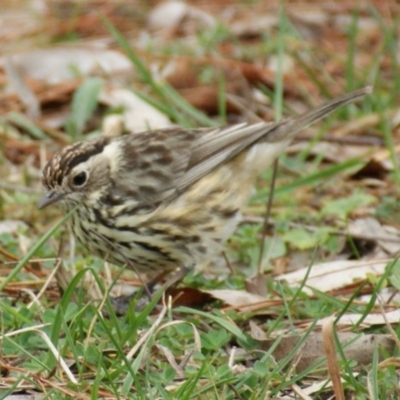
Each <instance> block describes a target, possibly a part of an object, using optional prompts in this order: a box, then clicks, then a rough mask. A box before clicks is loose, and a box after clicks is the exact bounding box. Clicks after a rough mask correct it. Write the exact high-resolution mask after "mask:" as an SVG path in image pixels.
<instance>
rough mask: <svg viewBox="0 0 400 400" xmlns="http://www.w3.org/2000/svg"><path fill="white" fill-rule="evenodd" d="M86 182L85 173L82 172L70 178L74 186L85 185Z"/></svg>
mask: <svg viewBox="0 0 400 400" xmlns="http://www.w3.org/2000/svg"><path fill="white" fill-rule="evenodd" d="M86 180H87V175H86V172H84V171H82V172H79V174H77V175H75V176H74V177H73V178H72V183H73V185H74V186H82V185H84V184H85V183H86Z"/></svg>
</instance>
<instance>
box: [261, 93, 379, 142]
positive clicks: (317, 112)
mask: <svg viewBox="0 0 400 400" xmlns="http://www.w3.org/2000/svg"><path fill="white" fill-rule="evenodd" d="M372 90H373V88H372V86H367V87H365V88H363V89H359V90H355V91H354V92H350V93H347V94H345V95H343V96H340V97H337V98H335V99H333V100H331V101H330V102H328V103H326V104H323V105H322V106H320V107H317V108H315V109H313V110H311V111H308V112H306V113H304V114H302V115H299V116H297V117H292V118H288V119H287V120H283V121H281V123H277V124H276V129H271V132H268V136H267V137H266V139H267V141H268V142H271V143H273V142H278V141H281V140H291V139H292V138H293V137H294V136H295V135H296V134H297V132H299V131H300V130H302V129H304V128H307V127H308V126H310V125H311V124H313V123H314V122H316V121H318V120H319V119H322V118H324V117H326V116H327V115H328V114H330V113H332V112H333V111H335V110H337V109H338V108H340V107H343V106H344V105H346V104H348V103H352V102H354V101H356V100H359V99H361V98H362V97H364V96H366V95H367V94H370V93H372Z"/></svg>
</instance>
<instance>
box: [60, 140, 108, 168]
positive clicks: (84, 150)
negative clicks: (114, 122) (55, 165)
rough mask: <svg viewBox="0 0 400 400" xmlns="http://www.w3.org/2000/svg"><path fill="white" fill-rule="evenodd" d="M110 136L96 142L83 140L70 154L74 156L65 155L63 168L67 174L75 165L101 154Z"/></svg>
mask: <svg viewBox="0 0 400 400" xmlns="http://www.w3.org/2000/svg"><path fill="white" fill-rule="evenodd" d="M109 141H110V139H109V138H104V139H103V140H96V141H95V142H92V143H90V142H83V143H82V142H81V143H78V144H77V147H76V148H75V149H73V150H72V152H71V153H70V154H72V157H65V159H64V160H63V161H64V163H63V164H64V165H61V169H62V171H63V173H64V175H65V174H68V173H69V172H70V171H71V170H72V169H73V168H74V167H76V166H77V165H78V164H81V163H83V162H85V161H87V160H89V158H91V157H93V156H96V155H97V154H100V153H101V152H102V151H103V150H104V147H105V146H106V145H107V144H108V143H109ZM74 150H75V151H74Z"/></svg>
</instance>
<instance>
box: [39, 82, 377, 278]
mask: <svg viewBox="0 0 400 400" xmlns="http://www.w3.org/2000/svg"><path fill="white" fill-rule="evenodd" d="M370 91H371V89H370V88H366V89H361V90H359V91H356V92H353V93H350V94H347V95H345V96H342V97H340V98H338V99H336V100H333V101H331V102H330V103H328V104H326V105H323V106H321V107H318V108H317V109H315V110H312V111H310V112H308V113H306V114H304V115H301V116H299V117H295V118H289V119H286V120H282V121H280V122H277V123H269V124H268V123H264V122H260V123H257V124H240V125H235V126H228V127H224V128H218V129H192V130H189V129H181V128H170V129H164V130H156V131H149V132H142V133H132V134H129V135H125V136H121V137H116V138H115V137H113V138H108V137H101V138H98V139H96V140H94V141H90V142H79V143H75V144H73V145H71V146H68V147H65V148H64V149H62V150H61V151H60V152H58V153H56V154H55V155H54V156H53V157H52V159H51V160H50V161H49V162H48V164H47V165H46V167H45V168H44V170H43V185H44V187H45V189H46V191H47V194H46V196H45V197H44V198H43V200H42V201H41V202H40V203H39V207H44V206H47V205H49V204H51V203H54V202H56V201H61V203H62V204H63V206H64V207H65V209H66V210H69V209H71V208H72V207H74V206H76V205H78V206H79V207H78V209H77V211H76V212H75V213H74V214H73V216H72V217H71V228H72V231H73V233H74V234H75V236H76V237H77V238H78V240H79V241H80V242H81V243H82V244H83V245H84V246H86V247H87V248H88V249H89V251H90V252H91V253H93V254H95V255H97V256H100V257H102V258H103V259H107V260H108V261H110V262H112V263H114V264H117V265H123V264H125V263H126V259H129V260H130V261H131V262H133V263H134V265H135V268H136V269H137V270H139V271H143V272H152V271H157V272H161V271H162V270H165V269H167V270H173V269H175V268H176V267H189V266H192V265H195V264H200V263H203V262H204V261H208V260H209V259H211V258H212V257H213V256H214V255H215V254H216V253H217V252H218V251H219V250H220V249H221V245H222V244H223V243H224V242H225V241H226V240H227V239H228V238H229V236H230V235H232V233H233V232H234V231H235V229H236V226H237V224H238V222H239V219H240V210H241V208H242V207H243V206H244V205H245V204H246V202H247V201H248V199H249V197H250V194H251V189H252V185H253V183H254V180H255V178H256V176H257V175H258V174H259V173H261V172H262V171H264V170H265V169H266V168H267V167H268V166H270V165H271V163H272V162H273V161H274V160H275V159H276V158H277V157H278V156H279V155H280V154H281V153H282V152H283V151H284V150H285V149H286V147H287V146H288V145H289V143H290V141H291V140H292V138H293V137H294V136H295V134H296V133H297V132H298V131H299V130H301V129H304V128H305V127H307V126H309V125H310V124H312V123H314V122H315V121H317V120H319V119H321V118H323V117H325V116H326V115H327V114H329V113H331V112H332V111H334V110H336V109H337V108H339V107H341V106H343V105H345V104H347V103H350V102H352V101H355V100H357V99H359V98H361V97H363V96H364V95H365V94H367V93H369V92H370ZM102 237H104V238H106V239H107V241H108V242H111V243H113V246H110V245H109V243H108V242H107V241H105V240H103V239H102Z"/></svg>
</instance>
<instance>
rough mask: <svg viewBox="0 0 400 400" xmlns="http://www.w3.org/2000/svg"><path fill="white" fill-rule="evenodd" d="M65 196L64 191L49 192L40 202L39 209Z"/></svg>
mask: <svg viewBox="0 0 400 400" xmlns="http://www.w3.org/2000/svg"><path fill="white" fill-rule="evenodd" d="M64 196H65V194H64V193H57V192H56V191H54V190H51V191H50V192H47V193H46V194H45V195H44V196H43V197H42V198H41V199H40V200H39V202H38V204H37V206H38V208H39V209H41V208H45V207H47V206H49V205H50V204H53V203H56V202H57V201H59V200H61V199H62V198H63V197H64Z"/></svg>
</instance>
